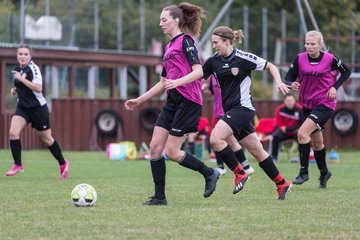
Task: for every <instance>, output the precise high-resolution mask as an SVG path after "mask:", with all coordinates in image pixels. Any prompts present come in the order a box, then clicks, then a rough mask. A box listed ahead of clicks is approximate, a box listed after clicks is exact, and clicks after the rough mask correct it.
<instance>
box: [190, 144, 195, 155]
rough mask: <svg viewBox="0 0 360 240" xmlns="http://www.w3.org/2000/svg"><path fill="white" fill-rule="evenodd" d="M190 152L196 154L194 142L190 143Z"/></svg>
mask: <svg viewBox="0 0 360 240" xmlns="http://www.w3.org/2000/svg"><path fill="white" fill-rule="evenodd" d="M188 144H189V152H190V153H191V154H192V155H194V154H195V143H194V142H189V143H188Z"/></svg>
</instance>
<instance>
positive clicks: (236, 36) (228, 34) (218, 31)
mask: <svg viewBox="0 0 360 240" xmlns="http://www.w3.org/2000/svg"><path fill="white" fill-rule="evenodd" d="M213 35H216V36H219V37H221V38H222V40H223V41H225V40H226V39H227V40H229V41H230V44H233V42H234V40H237V41H238V43H240V44H241V43H242V39H243V38H244V33H243V30H242V29H238V30H232V29H231V28H229V27H227V26H220V27H217V28H215V30H214V31H213Z"/></svg>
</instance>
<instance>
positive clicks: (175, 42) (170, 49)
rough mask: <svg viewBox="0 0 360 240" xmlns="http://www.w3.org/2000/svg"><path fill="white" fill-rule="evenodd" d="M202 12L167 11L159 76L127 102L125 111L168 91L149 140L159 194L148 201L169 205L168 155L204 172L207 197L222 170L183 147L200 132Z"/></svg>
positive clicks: (185, 6)
mask: <svg viewBox="0 0 360 240" xmlns="http://www.w3.org/2000/svg"><path fill="white" fill-rule="evenodd" d="M203 16H204V11H203V9H202V8H201V7H199V6H196V5H193V4H189V3H181V4H179V5H178V6H176V5H170V6H167V7H165V8H164V9H163V11H162V13H161V15H160V27H161V29H162V30H163V32H164V34H165V35H167V36H169V38H170V39H171V40H170V42H169V44H168V45H167V46H166V48H165V54H164V57H163V66H164V68H163V73H162V76H161V80H160V81H159V82H158V83H157V84H156V85H155V86H153V87H152V88H151V89H150V90H148V91H147V92H146V93H144V94H143V95H141V96H139V97H138V98H135V99H130V100H128V101H126V102H125V107H126V109H128V110H133V109H134V108H135V107H137V106H138V105H140V104H141V103H143V102H144V101H147V100H149V99H150V98H152V97H154V96H155V95H157V94H159V93H161V92H163V91H164V90H166V92H167V101H166V104H165V106H164V107H163V109H162V111H161V113H160V115H159V117H158V119H157V121H156V123H155V128H154V132H153V136H152V139H151V143H150V153H151V161H150V163H151V171H152V176H153V180H154V184H155V194H154V196H152V197H150V199H149V200H148V201H146V202H145V203H144V205H167V200H166V197H165V175H166V166H165V156H166V157H167V158H169V159H171V160H173V161H176V162H178V163H179V164H180V165H181V166H183V167H186V168H189V169H192V170H194V171H197V172H199V173H201V174H202V175H203V176H204V178H205V191H204V194H203V195H204V197H209V196H210V195H211V194H212V193H213V192H214V191H215V188H216V183H217V180H218V178H219V175H220V173H219V172H218V171H217V170H214V169H212V168H209V167H207V166H206V165H205V164H204V163H203V162H201V161H200V160H199V159H197V158H195V157H194V156H193V155H191V154H186V152H185V151H182V150H181V146H182V144H183V143H184V141H185V140H186V138H187V135H188V134H189V133H192V132H196V131H197V127H198V124H199V120H200V116H201V110H202V94H201V88H200V83H201V77H202V75H203V71H202V67H201V64H200V61H199V57H198V53H197V49H196V46H195V42H194V39H193V37H192V36H195V37H197V36H199V34H200V29H201V24H202V21H201V18H202V17H203ZM163 153H164V154H165V156H164V154H163Z"/></svg>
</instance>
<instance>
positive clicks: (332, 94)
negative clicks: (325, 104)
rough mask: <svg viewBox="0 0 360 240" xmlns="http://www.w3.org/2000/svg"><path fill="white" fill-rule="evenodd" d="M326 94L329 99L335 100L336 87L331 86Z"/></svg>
mask: <svg viewBox="0 0 360 240" xmlns="http://www.w3.org/2000/svg"><path fill="white" fill-rule="evenodd" d="M326 96H327V97H328V99H330V100H334V99H335V98H336V88H334V87H331V88H330V89H329V91H328V92H327V93H326Z"/></svg>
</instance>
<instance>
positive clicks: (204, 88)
mask: <svg viewBox="0 0 360 240" xmlns="http://www.w3.org/2000/svg"><path fill="white" fill-rule="evenodd" d="M208 89H209V85H207V84H206V83H203V84H201V90H202V91H204V92H206V90H208Z"/></svg>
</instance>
